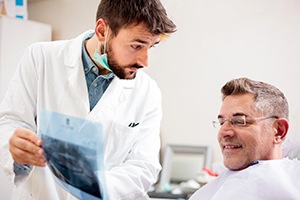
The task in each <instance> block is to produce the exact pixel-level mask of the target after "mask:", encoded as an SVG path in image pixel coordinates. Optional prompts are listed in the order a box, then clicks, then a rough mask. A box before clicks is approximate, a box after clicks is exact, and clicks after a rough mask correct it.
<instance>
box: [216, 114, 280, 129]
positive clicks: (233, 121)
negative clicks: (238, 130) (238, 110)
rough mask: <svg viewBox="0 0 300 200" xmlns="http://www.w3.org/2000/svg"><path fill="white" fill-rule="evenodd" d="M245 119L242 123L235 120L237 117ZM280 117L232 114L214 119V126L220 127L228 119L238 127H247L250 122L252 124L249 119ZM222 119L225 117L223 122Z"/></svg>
mask: <svg viewBox="0 0 300 200" xmlns="http://www.w3.org/2000/svg"><path fill="white" fill-rule="evenodd" d="M237 118H239V119H243V123H240V121H239V120H235V119H237ZM272 118H274V119H278V118H279V117H278V116H275V115H272V116H262V117H248V116H246V115H236V116H232V117H230V118H218V119H217V120H214V121H212V124H213V127H214V128H220V127H221V126H222V125H223V124H224V123H225V122H226V121H229V122H230V123H231V125H233V126H236V127H245V126H247V125H248V124H250V123H249V122H248V121H249V120H254V121H258V120H265V119H272ZM220 119H224V120H223V121H222V122H220Z"/></svg>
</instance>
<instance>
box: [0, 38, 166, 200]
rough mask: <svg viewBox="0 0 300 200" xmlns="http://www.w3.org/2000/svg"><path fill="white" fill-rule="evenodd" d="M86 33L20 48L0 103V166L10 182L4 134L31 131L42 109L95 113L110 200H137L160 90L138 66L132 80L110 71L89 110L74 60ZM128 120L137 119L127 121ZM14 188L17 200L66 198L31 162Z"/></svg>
mask: <svg viewBox="0 0 300 200" xmlns="http://www.w3.org/2000/svg"><path fill="white" fill-rule="evenodd" d="M85 34H86V33H83V34H82V35H80V36H78V37H77V38H75V39H73V40H69V41H56V42H50V43H49V42H45V43H37V44H33V45H31V46H30V47H29V48H28V49H27V51H26V52H25V54H24V56H23V58H22V59H21V62H20V64H19V67H18V69H17V71H16V73H15V75H14V77H13V80H12V81H11V83H10V86H9V89H8V91H7V93H6V95H5V98H4V100H3V102H2V103H1V107H0V148H1V149H0V152H1V153H0V165H1V167H2V168H3V169H4V171H5V172H6V174H7V175H8V176H9V178H10V180H11V181H12V182H14V180H15V174H14V172H13V167H12V166H13V160H12V157H11V155H10V153H9V150H8V148H9V146H8V140H9V138H10V136H11V135H12V133H13V131H14V130H15V128H17V127H25V128H29V129H31V130H33V131H35V132H36V131H37V130H38V126H37V124H38V122H39V113H40V111H41V110H42V109H47V110H50V111H54V112H59V113H63V114H67V115H72V116H75V117H81V118H86V119H89V120H94V121H97V122H101V123H102V125H103V129H104V141H105V155H104V157H105V158H104V165H105V169H106V172H105V179H106V180H105V181H106V185H107V190H108V193H109V197H110V200H117V199H126V200H127V199H133V200H136V199H138V198H139V197H141V196H142V195H144V194H146V191H147V190H148V189H149V188H150V186H151V185H152V184H153V183H154V182H155V181H156V178H157V175H158V173H159V171H160V169H161V166H160V164H159V157H158V156H159V148H160V137H159V132H160V121H161V117H162V113H161V93H160V90H159V88H158V87H157V85H156V83H155V82H154V81H153V80H152V79H151V78H150V77H149V76H148V75H146V74H145V73H144V72H142V71H138V73H137V76H136V78H135V79H134V80H120V79H119V78H114V79H113V81H112V82H111V84H110V86H109V87H108V88H107V90H106V92H105V93H104V95H103V96H102V98H101V99H100V101H99V102H98V104H97V105H96V106H95V108H94V109H93V110H92V111H91V112H90V111H89V99H88V92H87V86H86V81H85V75H84V71H83V66H82V59H81V52H82V48H81V47H82V41H83V36H84V35H85ZM16 59H18V58H16ZM36 122H37V123H36ZM131 122H134V123H139V124H138V125H137V126H135V127H133V128H132V127H129V126H128V125H129V124H130V123H131ZM13 194H14V198H15V199H22V200H24V199H26V200H27V199H38V200H55V199H60V200H62V199H63V200H65V199H73V197H72V196H71V195H70V194H67V193H66V192H65V191H64V190H63V189H61V188H60V187H59V186H58V185H56V184H55V183H54V181H53V177H52V175H51V172H50V170H49V168H48V167H45V168H40V167H34V168H33V170H32V171H31V172H30V174H29V175H28V176H27V177H26V179H24V180H23V181H21V182H20V183H18V184H17V186H16V187H15V188H14V192H13Z"/></svg>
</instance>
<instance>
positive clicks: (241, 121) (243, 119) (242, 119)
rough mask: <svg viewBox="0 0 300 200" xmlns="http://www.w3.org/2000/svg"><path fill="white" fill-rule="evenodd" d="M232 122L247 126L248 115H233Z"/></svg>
mask: <svg viewBox="0 0 300 200" xmlns="http://www.w3.org/2000/svg"><path fill="white" fill-rule="evenodd" d="M231 123H232V124H233V125H235V126H245V125H246V117H245V116H244V115H241V116H233V117H232V118H231Z"/></svg>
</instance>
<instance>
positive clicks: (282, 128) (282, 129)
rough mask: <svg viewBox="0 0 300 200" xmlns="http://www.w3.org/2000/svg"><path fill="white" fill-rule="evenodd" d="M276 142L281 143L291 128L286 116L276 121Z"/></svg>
mask: <svg viewBox="0 0 300 200" xmlns="http://www.w3.org/2000/svg"><path fill="white" fill-rule="evenodd" d="M274 129H275V137H274V142H275V144H280V143H282V141H283V140H284V139H285V137H286V134H287V132H288V130H289V122H288V120H287V119H285V118H279V119H277V120H276V122H275V127H274Z"/></svg>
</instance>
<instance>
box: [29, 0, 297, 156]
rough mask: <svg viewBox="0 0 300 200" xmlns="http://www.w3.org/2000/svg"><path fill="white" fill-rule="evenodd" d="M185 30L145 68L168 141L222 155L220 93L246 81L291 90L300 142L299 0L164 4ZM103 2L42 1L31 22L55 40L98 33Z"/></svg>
mask: <svg viewBox="0 0 300 200" xmlns="http://www.w3.org/2000/svg"><path fill="white" fill-rule="evenodd" d="M162 1H163V3H164V5H165V6H166V8H167V11H168V13H169V15H170V16H171V18H172V19H173V21H174V22H175V23H176V24H177V25H178V31H177V32H176V33H175V34H173V35H172V36H171V37H170V38H168V39H167V40H166V41H163V42H162V43H161V44H160V45H158V46H157V47H156V48H154V50H151V58H150V66H151V67H149V68H147V69H146V72H147V73H149V74H150V75H151V76H152V77H153V78H154V79H155V80H156V81H157V82H158V84H159V86H160V87H161V90H162V94H163V111H164V116H163V120H162V127H161V132H162V142H163V145H165V144H166V143H177V144H194V145H211V146H212V147H213V153H214V157H213V160H214V162H221V161H222V156H221V153H220V152H219V147H218V144H217V140H216V134H217V131H216V130H214V129H213V128H212V126H211V121H212V120H213V119H214V118H215V117H216V116H217V114H218V112H219V108H220V105H221V95H220V88H221V86H222V85H223V84H224V83H225V82H227V81H228V80H230V79H232V78H236V77H242V76H246V77H249V78H252V79H256V80H262V81H267V82H269V83H271V84H274V85H275V86H277V87H278V88H280V89H281V90H282V91H284V92H285V94H286V96H287V98H288V100H289V103H290V125H291V127H290V133H289V136H288V138H289V139H291V140H296V139H297V140H300V134H299V130H300V123H297V122H299V120H300V101H299V99H300V90H299V89H298V87H299V85H300V79H299V74H300V67H299V63H300V56H299V55H300V37H299V35H300V26H299V24H300V12H299V10H300V1H297V0H265V1H259V0H242V1H241V0H226V1H224V0H189V1H183V0H162ZM97 5H98V0H80V1H79V0H43V1H34V2H33V3H31V4H29V18H30V19H33V20H37V21H42V22H45V23H50V24H52V27H53V39H66V38H70V37H73V36H76V35H78V34H79V33H81V32H82V31H84V30H86V29H90V28H93V26H94V18H95V17H94V16H95V12H96V9H97Z"/></svg>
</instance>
